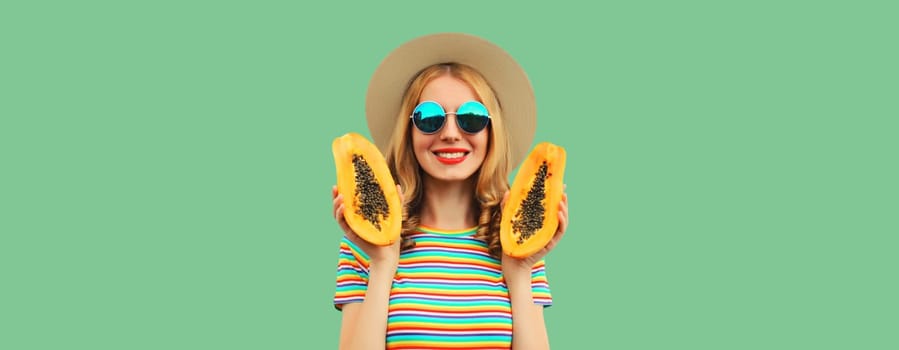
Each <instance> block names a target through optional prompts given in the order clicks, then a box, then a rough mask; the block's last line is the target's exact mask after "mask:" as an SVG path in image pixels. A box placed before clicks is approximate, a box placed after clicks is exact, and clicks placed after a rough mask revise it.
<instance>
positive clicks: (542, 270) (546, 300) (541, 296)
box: [531, 260, 553, 307]
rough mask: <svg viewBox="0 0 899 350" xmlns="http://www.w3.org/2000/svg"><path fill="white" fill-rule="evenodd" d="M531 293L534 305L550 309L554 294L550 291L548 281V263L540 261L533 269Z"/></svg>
mask: <svg viewBox="0 0 899 350" xmlns="http://www.w3.org/2000/svg"><path fill="white" fill-rule="evenodd" d="M531 293H532V294H533V298H534V304H540V305H543V306H544V307H549V306H551V305H552V304H553V297H552V293H550V291H549V282H548V281H547V280H546V261H545V260H540V261H539V262H537V264H536V265H534V268H533V269H531Z"/></svg>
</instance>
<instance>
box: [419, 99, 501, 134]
mask: <svg viewBox="0 0 899 350" xmlns="http://www.w3.org/2000/svg"><path fill="white" fill-rule="evenodd" d="M471 102H475V103H477V104H479V105H481V107H484V111H485V112H487V114H486V115H484V117H486V118H487V123H485V124H484V127H483V128H481V129H480V130H478V131H475V132H469V131H468V130H465V129H464V128H463V127H462V122H461V121H459V116H458V115H457V114H456V112H458V110H456V112H447V111H446V108H443V105H441V104H439V103H437V102H436V101H431V100H427V101H421V103H419V104H418V105H416V106H415V108H413V109H412V114H410V115H409V119H411V120H412V125H414V126H415V128H416V129H418V131H420V132H421V133H423V134H425V135H433V134H436V133H438V132H440V130H443V127H444V126H446V120H447V119H448V118H449V115H450V114H452V115H455V116H456V118H455V119H456V126H458V127H459V130H461V131H462V132H464V133H466V134H469V135H475V134H477V133H479V132H481V131H484V129H487V127H488V126H490V120H491V119H493V118H491V116H490V112H489V111H488V110H487V106H484V104H483V103H481V101H476V100H471V101H466V102H464V103H462V104H461V105H459V107H462V106H465V105H466V104H469V103H471ZM425 103H433V104H435V105H437V106H438V107H440V110H441V111H442V112H443V123H441V124H440V127H439V128H437V130H434V131H432V132H426V131H424V130H422V129H421V127H419V125H418V123H416V122H415V110H417V109H418V108H419V107H421V105H423V104H425Z"/></svg>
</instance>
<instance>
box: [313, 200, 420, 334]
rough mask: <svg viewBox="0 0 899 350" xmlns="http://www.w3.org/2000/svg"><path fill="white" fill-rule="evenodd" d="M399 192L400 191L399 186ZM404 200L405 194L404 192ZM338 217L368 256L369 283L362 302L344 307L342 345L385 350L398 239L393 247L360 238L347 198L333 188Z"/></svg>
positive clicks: (336, 216) (353, 240)
mask: <svg viewBox="0 0 899 350" xmlns="http://www.w3.org/2000/svg"><path fill="white" fill-rule="evenodd" d="M397 189H400V187H399V186H397ZM400 193H401V194H400V198H401V199H402V198H403V197H402V191H401V192H400ZM331 195H332V196H333V198H334V217H335V219H336V220H337V223H338V224H339V225H340V228H341V229H342V230H343V231H344V233H345V234H346V237H347V239H349V240H350V241H351V242H352V243H353V244H355V245H356V246H357V247H359V248H360V249H361V250H362V252H363V253H365V255H366V256H368V258H369V261H368V283H367V285H366V289H365V298H364V299H363V301H362V302H361V303H349V304H344V305H343V307H342V314H343V316H342V320H341V322H340V345H339V348H340V349H341V350H344V349H348V350H349V349H352V350H357V349H381V350H383V349H384V348H385V347H386V344H387V307H388V305H389V303H390V289H391V288H392V287H393V276H394V275H395V274H396V269H397V265H398V264H399V256H400V244H401V241H402V240H399V239H398V240H397V241H396V242H394V243H393V244H391V245H389V246H376V245H373V244H370V243H368V242H366V241H365V240H363V239H362V238H360V237H359V236H357V235H356V233H355V232H353V230H352V229H351V228H350V227H349V225H348V224H347V222H346V219H345V218H344V217H343V211H344V209H345V208H344V206H343V197H342V196H341V195H340V194H339V193H338V192H337V186H334V187H332V189H331Z"/></svg>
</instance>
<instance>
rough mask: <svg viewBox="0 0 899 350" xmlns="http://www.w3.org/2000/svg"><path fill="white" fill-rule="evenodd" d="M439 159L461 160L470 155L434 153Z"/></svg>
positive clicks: (465, 153) (464, 153)
mask: <svg viewBox="0 0 899 350" xmlns="http://www.w3.org/2000/svg"><path fill="white" fill-rule="evenodd" d="M433 153H434V155H435V156H437V158H444V159H459V158H462V157H465V156H466V155H468V152H433Z"/></svg>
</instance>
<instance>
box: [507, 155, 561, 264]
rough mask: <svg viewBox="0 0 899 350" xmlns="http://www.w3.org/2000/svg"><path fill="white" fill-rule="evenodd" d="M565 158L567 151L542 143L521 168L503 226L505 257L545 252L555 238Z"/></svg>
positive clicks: (519, 256) (510, 196)
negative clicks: (544, 249) (544, 248)
mask: <svg viewBox="0 0 899 350" xmlns="http://www.w3.org/2000/svg"><path fill="white" fill-rule="evenodd" d="M565 156H566V153H565V148H563V147H561V146H558V145H555V144H552V143H549V142H542V143H539V144H537V146H535V147H534V148H533V149H532V150H531V152H530V153H529V154H528V156H527V158H525V160H524V162H523V163H522V164H521V166H520V167H519V169H518V174H516V175H515V180H514V181H513V182H512V187H511V189H510V190H509V198H508V199H506V203H505V204H504V205H503V211H502V222H501V223H500V242H501V244H502V247H503V252H504V253H505V254H507V255H509V256H512V257H516V258H525V257H529V256H531V255H533V254H534V253H536V252H537V251H539V250H540V249H543V247H545V246H546V244H547V243H549V241H550V240H551V239H552V237H553V235H555V233H556V229H557V228H558V226H559V214H558V212H559V203H560V202H561V201H562V190H563V189H562V187H563V181H562V179H563V177H564V176H565V161H566V159H565Z"/></svg>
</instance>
